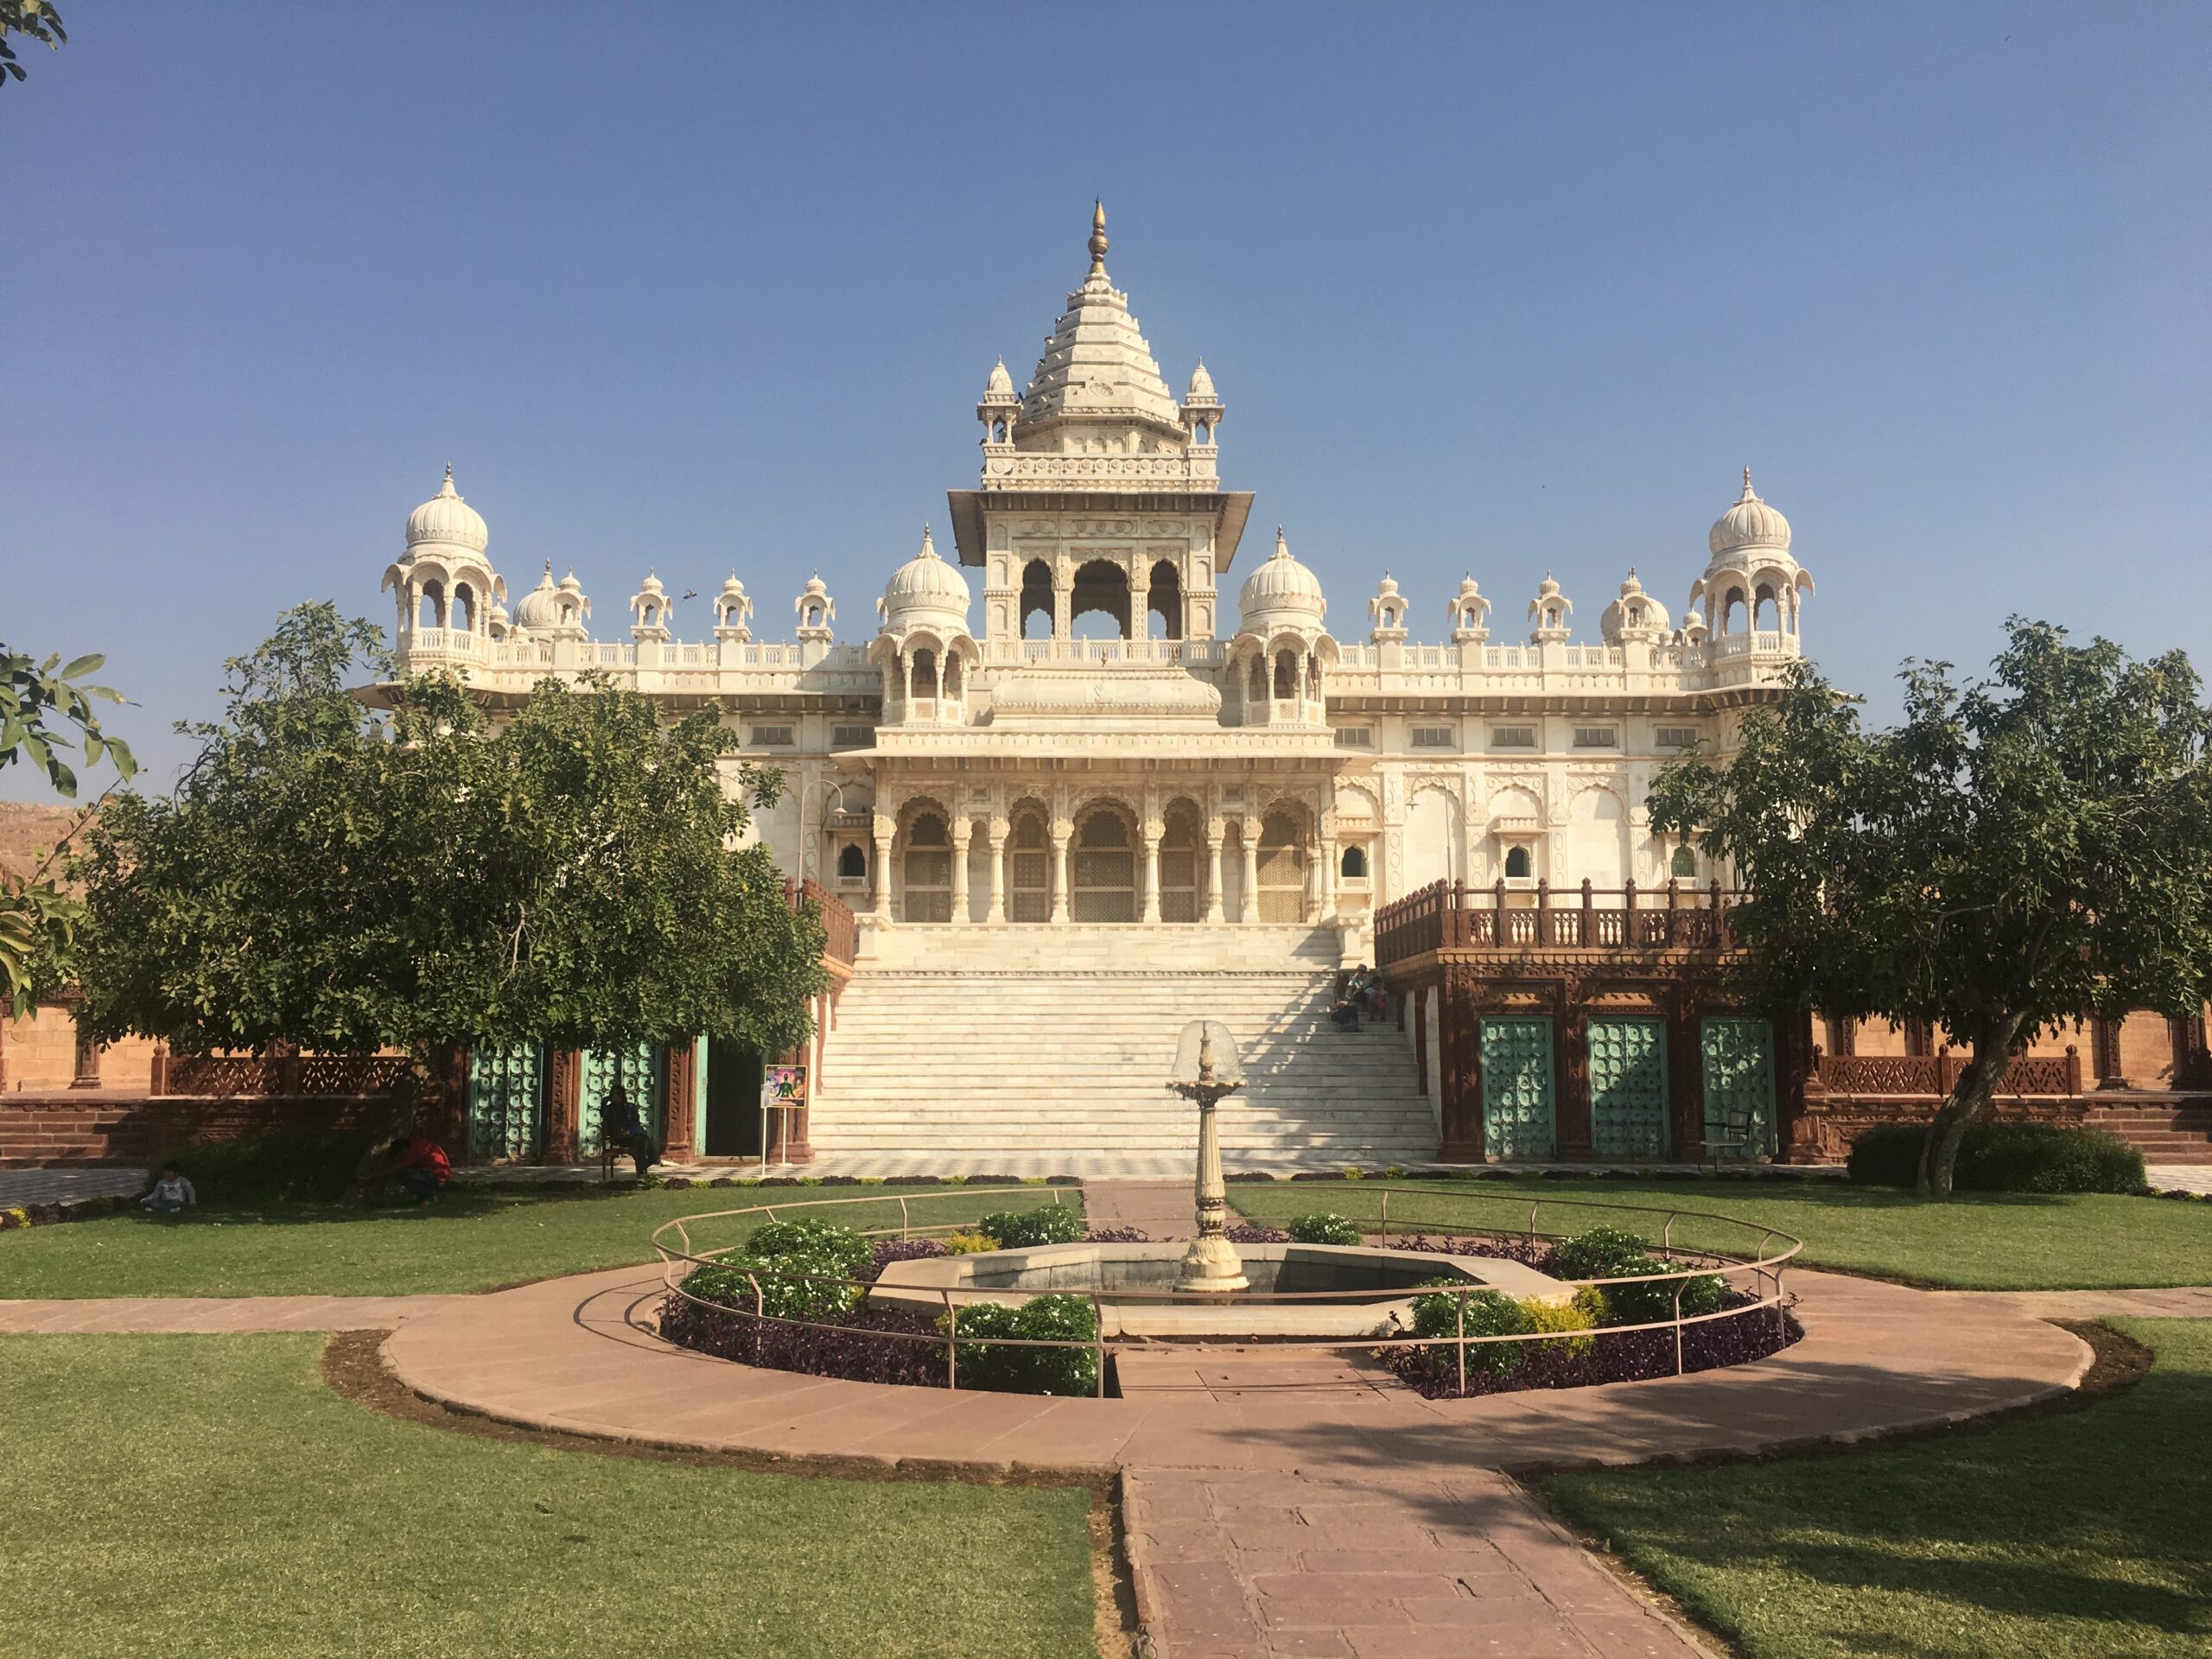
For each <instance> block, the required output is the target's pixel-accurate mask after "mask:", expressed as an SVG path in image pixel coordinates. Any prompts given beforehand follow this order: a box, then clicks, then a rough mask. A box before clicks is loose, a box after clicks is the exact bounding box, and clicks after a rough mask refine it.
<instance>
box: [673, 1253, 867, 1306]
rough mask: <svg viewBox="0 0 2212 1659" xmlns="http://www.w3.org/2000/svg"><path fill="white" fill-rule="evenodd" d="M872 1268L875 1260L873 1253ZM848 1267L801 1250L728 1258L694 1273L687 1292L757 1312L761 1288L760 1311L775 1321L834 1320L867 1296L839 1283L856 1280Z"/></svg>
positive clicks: (685, 1282)
mask: <svg viewBox="0 0 2212 1659" xmlns="http://www.w3.org/2000/svg"><path fill="white" fill-rule="evenodd" d="M847 1267H848V1264H847V1263H846V1262H844V1261H842V1260H841V1259H839V1258H837V1257H835V1256H832V1255H828V1254H826V1253H825V1254H822V1255H813V1254H810V1253H808V1252H805V1251H802V1250H791V1251H787V1252H785V1254H784V1255H726V1256H724V1257H722V1258H721V1261H719V1262H715V1264H714V1265H713V1266H712V1267H706V1268H692V1270H691V1271H690V1273H689V1274H686V1275H685V1276H684V1280H683V1289H684V1291H685V1292H686V1293H687V1294H690V1295H693V1296H697V1297H700V1298H702V1300H707V1301H710V1302H720V1303H721V1304H722V1305H723V1306H726V1307H733V1308H735V1309H737V1310H738V1311H739V1312H741V1313H752V1312H753V1281H755V1280H757V1281H759V1283H760V1312H761V1313H765V1314H766V1315H767V1316H768V1317H769V1318H770V1319H837V1318H840V1317H841V1316H842V1315H843V1314H845V1313H849V1312H851V1311H852V1308H853V1306H854V1304H855V1303H856V1302H857V1301H859V1300H860V1299H861V1294H862V1293H861V1291H860V1290H859V1289H858V1288H856V1287H854V1286H851V1285H846V1284H840V1283H838V1282H837V1281H839V1280H842V1279H849V1278H853V1277H855V1276H856V1275H855V1274H852V1273H850V1272H849V1271H848V1270H847ZM874 1267H875V1261H874V1253H873V1252H871V1253H870V1255H869V1259H868V1269H869V1271H870V1272H871V1273H873V1272H874Z"/></svg>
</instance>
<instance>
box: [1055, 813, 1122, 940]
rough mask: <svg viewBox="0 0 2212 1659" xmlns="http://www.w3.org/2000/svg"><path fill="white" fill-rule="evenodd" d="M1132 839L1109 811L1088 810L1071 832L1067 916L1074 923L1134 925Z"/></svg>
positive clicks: (1114, 814)
mask: <svg viewBox="0 0 2212 1659" xmlns="http://www.w3.org/2000/svg"><path fill="white" fill-rule="evenodd" d="M1135 841H1136V838H1135V836H1133V835H1131V834H1130V831H1129V821H1128V819H1127V818H1125V817H1122V815H1121V814H1120V813H1119V812H1117V811H1116V810H1114V809H1113V808H1112V807H1108V806H1100V807H1094V808H1092V809H1091V810H1090V814H1089V815H1088V816H1087V817H1084V818H1083V819H1082V820H1081V821H1080V822H1079V823H1077V825H1076V830H1075V847H1074V849H1072V857H1071V860H1070V862H1071V864H1072V866H1073V868H1072V869H1071V872H1070V879H1069V881H1068V913H1069V915H1070V917H1071V918H1072V919H1074V920H1076V921H1078V922H1134V921H1135V920H1136V918H1137V855H1136V845H1135Z"/></svg>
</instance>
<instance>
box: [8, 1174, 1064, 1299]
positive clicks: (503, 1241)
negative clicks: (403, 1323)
mask: <svg viewBox="0 0 2212 1659" xmlns="http://www.w3.org/2000/svg"><path fill="white" fill-rule="evenodd" d="M1026 1191H1027V1192H1030V1193H1033V1195H1034V1196H1033V1197H1025V1196H1022V1195H1020V1194H1005V1195H1002V1196H1001V1197H999V1198H975V1197H971V1196H970V1195H969V1194H967V1193H966V1192H963V1191H962V1190H961V1189H959V1188H957V1187H954V1188H947V1187H918V1188H917V1187H897V1186H883V1187H859V1186H822V1187H805V1186H801V1187H788V1186H785V1187H773V1186H772V1187H757V1188H753V1187H727V1188H722V1187H717V1188H712V1189H709V1188H702V1187H693V1188H691V1189H690V1190H689V1191H685V1192H669V1191H665V1190H652V1189H648V1190H645V1191H643V1192H639V1191H637V1190H635V1189H633V1188H631V1187H628V1186H626V1185H618V1186H616V1187H613V1188H611V1189H608V1190H607V1191H605V1192H601V1191H599V1190H597V1189H594V1188H582V1189H578V1190H575V1191H550V1192H547V1191H538V1192H531V1191H524V1190H521V1189H517V1188H512V1187H498V1186H471V1185H466V1184H462V1183H456V1184H455V1185H453V1186H451V1187H449V1188H448V1189H447V1191H446V1193H445V1196H444V1197H442V1198H440V1199H439V1200H438V1202H437V1203H436V1204H435V1205H429V1207H427V1208H424V1209H420V1210H416V1209H412V1208H402V1209H374V1210H357V1209H347V1208H344V1207H341V1206H339V1205H264V1206H258V1207H253V1208H238V1209H233V1210H227V1211H226V1210H220V1209H217V1208H213V1207H209V1208H205V1209H201V1210H199V1211H194V1212H191V1213H189V1214H188V1215H187V1216H185V1217H182V1218H181V1219H180V1220H177V1221H173V1222H172V1221H168V1220H162V1219H158V1218H156V1217H151V1216H147V1215H143V1214H141V1213H138V1212H137V1211H133V1212H131V1213H130V1214H127V1215H118V1216H106V1217H101V1218H99V1219H98V1220H95V1221H73V1222H68V1223H65V1224H60V1225H57V1226H50V1227H33V1228H29V1229H28V1230H17V1231H10V1232H7V1233H0V1296H8V1297H73V1296H300V1295H343V1296H378V1295H399V1294H409V1293H414V1292H424V1291H467V1290H489V1289H491V1288H493V1287H494V1286H498V1285H511V1284H516V1283H518V1282H520V1281H524V1280H528V1279H548V1278H552V1277H555V1276H556V1275H558V1274H569V1273H586V1272H589V1271H591V1270H593V1269H595V1268H619V1267H623V1266H626V1265H627V1264H630V1263H632V1262H651V1261H652V1260H653V1259H654V1256H653V1251H652V1243H651V1239H652V1231H653V1229H654V1228H656V1227H658V1226H659V1225H660V1224H662V1223H663V1222H664V1221H668V1220H670V1219H671V1218H673V1217H677V1216H683V1215H695V1214H697V1213H699V1212H701V1211H711V1210H733V1209H738V1208H741V1207H744V1206H747V1205H759V1204H774V1205H784V1204H801V1203H806V1202H809V1201H813V1200H820V1199H829V1198H861V1197H866V1198H886V1197H887V1196H889V1195H893V1194H896V1193H899V1192H906V1193H909V1194H911V1195H912V1196H914V1197H915V1198H918V1199H919V1198H921V1195H923V1194H925V1193H928V1194H940V1193H941V1194H944V1196H943V1197H937V1198H931V1199H929V1200H928V1201H926V1202H917V1203H916V1204H914V1205H912V1215H913V1218H914V1221H915V1222H916V1224H925V1223H936V1222H951V1221H963V1220H972V1219H974V1218H975V1217H977V1216H980V1215H982V1214H984V1213H986V1212H987V1211H993V1210H1006V1209H1016V1210H1027V1209H1031V1208H1033V1207H1034V1206H1035V1205H1040V1204H1047V1203H1050V1202H1051V1201H1052V1199H1051V1192H1050V1190H1048V1189H1047V1188H1045V1187H1042V1186H1039V1187H1033V1188H1029V1189H1026ZM1076 1196H1077V1195H1076V1194H1075V1193H1074V1192H1071V1191H1069V1190H1067V1189H1061V1199H1062V1201H1063V1202H1070V1201H1073V1200H1074V1199H1075V1198H1076ZM817 1213H820V1214H823V1215H827V1216H829V1217H831V1218H832V1219H835V1220H837V1221H839V1222H841V1223H842V1224H845V1225H848V1226H855V1227H862V1228H874V1227H884V1226H894V1227H895V1226H896V1225H898V1224H899V1210H898V1205H896V1204H895V1203H870V1204H868V1205H848V1206H845V1207H843V1208H842V1209H838V1210H834V1211H818V1212H817ZM747 1225H749V1224H747ZM744 1231H745V1228H744V1227H741V1226H734V1225H732V1224H717V1225H715V1226H713V1227H710V1228H708V1229H705V1230H702V1231H701V1232H700V1233H698V1234H697V1235H695V1236H694V1241H693V1242H694V1245H695V1247H696V1248H711V1247H715V1246H720V1245H724V1244H731V1243H736V1242H737V1241H738V1239H739V1238H741V1236H743V1233H744Z"/></svg>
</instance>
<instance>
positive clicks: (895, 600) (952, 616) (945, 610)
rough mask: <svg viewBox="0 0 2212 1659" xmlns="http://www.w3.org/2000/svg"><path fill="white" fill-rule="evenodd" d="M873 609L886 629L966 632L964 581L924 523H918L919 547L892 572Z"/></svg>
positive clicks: (966, 617)
mask: <svg viewBox="0 0 2212 1659" xmlns="http://www.w3.org/2000/svg"><path fill="white" fill-rule="evenodd" d="M876 609H877V611H879V612H880V613H881V614H882V617H883V626H885V627H887V628H902V627H914V626H935V627H940V628H949V629H950V630H951V631H952V632H956V633H965V632H967V631H968V582H967V580H966V578H964V577H963V576H962V575H961V574H960V572H959V571H957V570H956V569H953V568H952V567H951V566H950V565H949V564H947V563H945V562H944V560H943V559H941V558H939V557H938V553H937V544H936V543H934V542H932V541H931V539H930V530H929V526H928V525H927V524H924V525H923V526H922V550H921V551H920V552H918V553H917V554H916V555H914V556H913V557H912V558H911V559H909V560H907V561H906V563H904V564H902V565H900V566H899V569H897V570H895V571H893V573H892V576H891V581H890V583H889V585H888V586H887V587H886V588H884V590H883V597H882V598H881V599H880V601H877V603H876Z"/></svg>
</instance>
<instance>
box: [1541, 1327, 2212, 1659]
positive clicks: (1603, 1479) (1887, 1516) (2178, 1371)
mask: <svg viewBox="0 0 2212 1659" xmlns="http://www.w3.org/2000/svg"><path fill="white" fill-rule="evenodd" d="M2113 1325H2115V1326H2116V1327H2117V1328H2119V1329H2120V1330H2121V1331H2123V1332H2126V1334H2127V1335H2129V1336H2131V1337H2133V1338H2135V1339H2136V1340H2137V1341H2139V1342H2141V1343H2144V1344H2146V1345H2148V1346H2150V1347H2151V1348H2152V1349H2153V1350H2155V1351H2156V1352H2157V1356H2158V1360H2157V1363H2156V1364H2155V1365H2154V1366H2153V1367H2152V1370H2151V1373H2150V1375H2149V1376H2145V1378H2144V1379H2143V1380H2142V1381H2141V1382H2140V1383H2137V1384H2136V1385H2135V1386H2134V1387H2133V1389H2129V1390H2127V1391H2126V1393H2124V1394H2121V1395H2116V1396H2114V1397H2113V1398H2112V1399H2109V1400H2106V1401H2102V1402H2098V1403H2096V1404H2094V1405H2091V1406H2088V1407H2087V1408H2084V1409H2082V1410H2081V1411H2078V1412H2069V1413H2064V1414H2056V1415H2051V1416H2044V1417H2037V1418H2032V1419H2028V1420H2024V1421H2018V1422H2015V1423H2012V1424H2008V1425H2006V1426H2004V1427H1999V1428H1995V1429H1993V1430H1991V1431H1989V1432H1988V1433H1981V1434H1971V1435H1960V1436H1953V1437H1948V1438H1945V1439H1942V1440H1921V1441H1916V1442H1912V1443H1910V1444H1905V1445H1899V1446H1883V1447H1878V1448H1871V1449H1867V1450H1862V1451H1858V1452H1848V1453H1845V1454H1842V1455H1839V1456H1828V1457H1808V1458H1794V1459H1785V1460H1783V1461H1781V1462H1777V1463H1751V1464H1737V1465H1729V1466H1726V1467H1722V1468H1716V1469H1707V1470H1694V1471H1693V1470H1650V1471H1632V1470H1631V1471H1621V1472H1617V1473H1605V1474H1574V1475H1560V1476H1555V1477H1554V1478H1551V1479H1549V1480H1548V1481H1547V1482H1546V1483H1545V1485H1546V1487H1547V1489H1548V1491H1550V1492H1551V1494H1552V1496H1553V1497H1554V1499H1556V1500H1557V1501H1558V1503H1560V1505H1561V1506H1562V1507H1563V1508H1564V1509H1565V1510H1567V1513H1568V1514H1569V1515H1571V1516H1573V1517H1574V1518H1575V1519H1576V1520H1577V1521H1578V1522H1580V1523H1581V1524H1582V1525H1583V1526H1585V1527H1586V1528H1587V1529H1589V1530H1590V1531H1592V1533H1594V1534H1596V1535H1599V1536H1601V1537H1604V1538H1606V1539H1609V1540H1611V1541H1612V1543H1613V1544H1614V1545H1615V1546H1616V1547H1617V1548H1618V1549H1619V1550H1620V1551H1621V1552H1622V1553H1623V1554H1624V1555H1625V1556H1626V1557H1627V1558H1628V1560H1630V1562H1631V1563H1632V1564H1633V1565H1634V1566H1635V1567H1637V1569H1638V1570H1640V1571H1641V1572H1643V1573H1644V1574H1645V1575H1646V1576H1647V1577H1649V1579H1651V1580H1652V1581H1653V1582H1655V1583H1656V1584H1657V1585H1659V1586H1661V1587H1662V1588H1663V1589H1665V1590H1667V1591H1669V1592H1671V1593H1672V1594H1674V1595H1675V1596H1676V1597H1678V1598H1679V1599H1681V1601H1682V1603H1683V1604H1684V1605H1686V1606H1688V1608H1689V1609H1690V1611H1692V1612H1694V1614H1695V1615H1696V1616H1697V1617H1698V1618H1700V1619H1701V1620H1703V1621H1704V1622H1705V1623H1706V1624H1708V1625H1710V1626H1712V1627H1713V1629H1715V1630H1719V1631H1721V1632H1722V1633H1724V1634H1725V1635H1726V1636H1728V1637H1731V1638H1732V1639H1733V1640H1734V1641H1736V1642H1737V1643H1739V1644H1740V1645H1741V1648H1742V1650H1743V1652H1744V1653H1745V1655H1746V1656H1747V1659H1847V1656H1851V1659H1857V1656H1864V1655H1867V1654H1882V1655H1890V1656H1899V1659H1985V1656H2002V1659H2024V1656H2033V1659H2163V1656H2172V1659H2182V1656H2183V1655H2190V1656H2201V1655H2203V1654H2205V1653H2208V1652H2212V1547H2209V1546H2208V1543H2207V1532H2206V1525H2207V1517H2208V1516H2212V1440H2208V1438H2207V1436H2206V1434H2205V1423H2206V1421H2207V1419H2208V1417H2212V1321H2206V1320H2202V1319H2194V1320H2192V1319H2152V1320H2114V1321H2113Z"/></svg>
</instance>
